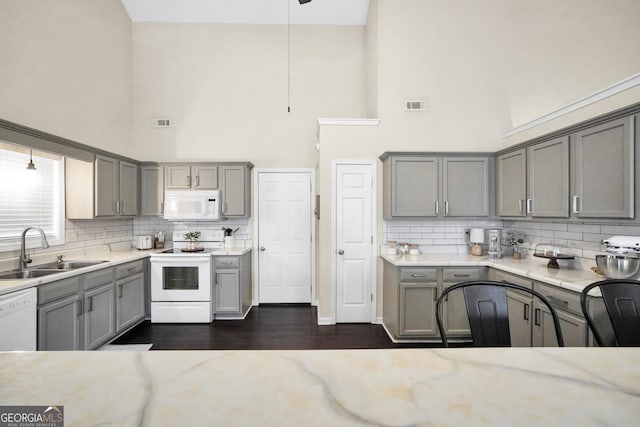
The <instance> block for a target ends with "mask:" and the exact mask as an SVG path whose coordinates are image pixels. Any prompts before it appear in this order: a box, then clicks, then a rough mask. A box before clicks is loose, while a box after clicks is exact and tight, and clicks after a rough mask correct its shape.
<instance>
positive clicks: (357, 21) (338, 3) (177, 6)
mask: <svg viewBox="0 0 640 427" xmlns="http://www.w3.org/2000/svg"><path fill="white" fill-rule="evenodd" d="M303 3H304V1H303ZM122 4H123V5H124V7H125V8H126V10H127V12H128V13H129V16H130V17H131V20H132V21H133V22H176V23H225V24H258V25H282V24H287V22H288V20H289V22H290V23H291V24H295V25H366V23H367V14H368V11H369V0H311V1H309V2H307V3H305V4H301V3H300V1H299V0H122Z"/></svg>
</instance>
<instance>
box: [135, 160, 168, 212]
mask: <svg viewBox="0 0 640 427" xmlns="http://www.w3.org/2000/svg"><path fill="white" fill-rule="evenodd" d="M163 203H164V168H163V167H162V166H155V165H143V166H141V167H140V215H143V216H162V214H163V213H164V210H163V208H164V206H163Z"/></svg>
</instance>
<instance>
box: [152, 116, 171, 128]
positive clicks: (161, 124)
mask: <svg viewBox="0 0 640 427" xmlns="http://www.w3.org/2000/svg"><path fill="white" fill-rule="evenodd" d="M151 127H152V128H170V127H171V119H158V118H154V119H151Z"/></svg>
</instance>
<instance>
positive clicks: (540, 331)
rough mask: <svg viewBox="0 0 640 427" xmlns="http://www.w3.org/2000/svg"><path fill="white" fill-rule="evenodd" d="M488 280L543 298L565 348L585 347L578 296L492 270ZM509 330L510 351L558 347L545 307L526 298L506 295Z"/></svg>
mask: <svg viewBox="0 0 640 427" xmlns="http://www.w3.org/2000/svg"><path fill="white" fill-rule="evenodd" d="M489 278H490V279H491V280H495V281H505V282H509V283H513V284H516V285H520V286H524V287H526V288H529V289H533V290H535V291H537V292H539V293H541V294H542V295H544V296H545V297H546V298H547V299H548V300H549V302H550V303H551V305H552V306H553V308H554V309H555V310H556V312H557V314H558V318H559V320H560V330H561V331H562V337H563V339H564V342H565V346H567V347H586V346H587V342H588V341H587V339H588V328H587V323H586V320H585V319H584V316H583V315H582V309H581V307H580V294H579V293H577V292H572V291H569V290H566V289H562V288H558V287H556V286H553V285H548V284H546V283H540V282H535V281H533V280H531V279H528V278H526V277H522V276H517V275H514V274H510V273H505V272H503V271H500V270H495V269H492V270H491V271H490V273H489ZM507 302H508V304H509V327H510V329H511V345H512V346H513V347H531V346H533V347H555V346H557V345H558V343H557V340H556V335H555V329H554V324H553V318H552V317H551V313H550V312H549V309H548V308H547V306H546V305H544V304H543V303H542V302H540V301H539V300H538V299H537V298H534V297H532V296H531V295H529V294H525V293H520V292H518V291H515V290H508V291H507Z"/></svg>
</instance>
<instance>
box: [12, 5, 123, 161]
mask: <svg viewBox="0 0 640 427" xmlns="http://www.w3.org/2000/svg"><path fill="white" fill-rule="evenodd" d="M0 58H1V59H0V118H2V119H5V120H10V121H13V122H17V123H20V124H22V125H26V126H29V127H33V128H36V129H40V130H43V131H46V132H49V133H53V134H56V135H59V136H63V137H66V138H69V139H72V140H76V141H79V142H82V143H84V144H88V145H92V146H94V147H100V148H102V149H105V150H108V151H113V152H116V153H119V154H123V155H128V154H131V150H130V144H129V142H130V140H131V86H130V85H131V21H130V19H129V16H128V15H127V13H126V11H125V10H124V7H123V6H122V4H121V3H120V2H119V1H114V0H92V1H77V0H39V1H20V0H2V1H0Z"/></svg>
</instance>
